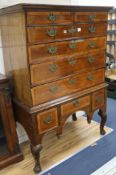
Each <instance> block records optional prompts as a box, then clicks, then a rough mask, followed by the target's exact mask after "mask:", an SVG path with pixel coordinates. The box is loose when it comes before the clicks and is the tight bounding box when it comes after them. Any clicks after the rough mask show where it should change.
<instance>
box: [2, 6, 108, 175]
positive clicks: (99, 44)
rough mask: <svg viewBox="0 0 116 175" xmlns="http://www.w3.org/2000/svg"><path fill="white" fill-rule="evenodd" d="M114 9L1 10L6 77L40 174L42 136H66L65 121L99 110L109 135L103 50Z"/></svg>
mask: <svg viewBox="0 0 116 175" xmlns="http://www.w3.org/2000/svg"><path fill="white" fill-rule="evenodd" d="M110 9H111V7H86V6H85V7H84V6H82V7H81V6H59V5H37V4H36V5H32V4H19V5H15V6H11V7H7V8H5V9H1V10H0V23H1V26H0V27H1V34H2V44H3V55H4V62H5V70H6V74H7V75H9V76H10V77H11V80H12V86H13V95H14V109H15V115H16V118H17V121H18V122H20V123H21V124H22V125H23V126H24V128H25V130H26V132H27V134H28V136H29V139H30V143H31V151H32V154H33V156H34V158H35V167H34V170H35V172H40V171H41V167H40V151H41V149H42V137H43V135H44V134H45V133H46V132H48V131H50V130H55V132H56V135H57V136H60V135H61V134H62V130H63V127H64V125H65V121H66V119H67V118H68V117H69V116H70V115H72V118H73V120H76V113H75V112H76V111H78V110H84V111H85V112H86V114H87V121H88V123H90V122H91V120H92V116H93V113H94V111H95V110H97V109H99V112H98V114H99V115H100V117H101V124H100V134H105V131H104V125H105V122H106V86H107V85H106V83H105V82H104V74H105V52H106V31H107V13H108V11H109V10H110Z"/></svg>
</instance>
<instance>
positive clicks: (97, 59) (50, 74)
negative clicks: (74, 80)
mask: <svg viewBox="0 0 116 175" xmlns="http://www.w3.org/2000/svg"><path fill="white" fill-rule="evenodd" d="M104 66H105V52H101V53H97V54H89V55H86V56H81V57H79V56H78V55H77V57H76V56H75V57H67V58H64V59H63V60H59V61H53V62H46V63H41V64H36V65H32V66H31V83H32V84H33V85H36V84H40V83H47V82H50V81H53V80H56V79H59V78H62V77H64V76H68V75H70V74H73V73H76V72H83V71H84V70H86V69H87V70H88V71H91V70H92V69H97V68H101V67H104Z"/></svg>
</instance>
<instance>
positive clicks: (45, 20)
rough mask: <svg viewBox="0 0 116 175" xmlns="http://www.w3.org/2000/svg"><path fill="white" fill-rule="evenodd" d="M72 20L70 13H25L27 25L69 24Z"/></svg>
mask: <svg viewBox="0 0 116 175" xmlns="http://www.w3.org/2000/svg"><path fill="white" fill-rule="evenodd" d="M73 19H74V16H73V13H71V12H27V25H48V24H57V23H60V24H69V23H72V22H73Z"/></svg>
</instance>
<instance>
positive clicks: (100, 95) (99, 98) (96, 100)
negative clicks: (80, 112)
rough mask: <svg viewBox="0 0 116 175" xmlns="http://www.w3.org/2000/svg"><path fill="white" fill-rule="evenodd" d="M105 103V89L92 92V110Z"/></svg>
mask: <svg viewBox="0 0 116 175" xmlns="http://www.w3.org/2000/svg"><path fill="white" fill-rule="evenodd" d="M104 104H105V90H104V89H102V90H99V91H97V92H94V93H93V94H92V110H95V109H97V108H99V106H102V105H104Z"/></svg>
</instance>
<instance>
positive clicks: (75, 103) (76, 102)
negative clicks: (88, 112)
mask: <svg viewBox="0 0 116 175" xmlns="http://www.w3.org/2000/svg"><path fill="white" fill-rule="evenodd" d="M72 104H73V106H78V105H79V104H80V101H79V100H74V101H73V102H72Z"/></svg>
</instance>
